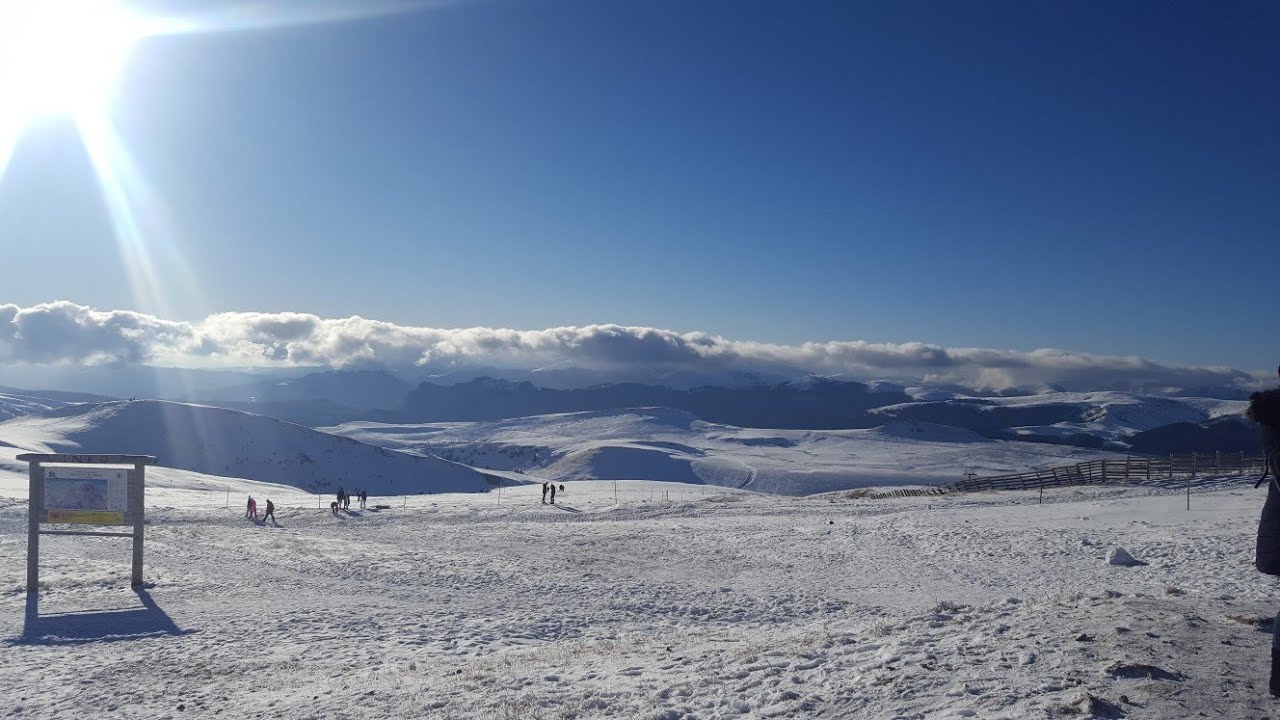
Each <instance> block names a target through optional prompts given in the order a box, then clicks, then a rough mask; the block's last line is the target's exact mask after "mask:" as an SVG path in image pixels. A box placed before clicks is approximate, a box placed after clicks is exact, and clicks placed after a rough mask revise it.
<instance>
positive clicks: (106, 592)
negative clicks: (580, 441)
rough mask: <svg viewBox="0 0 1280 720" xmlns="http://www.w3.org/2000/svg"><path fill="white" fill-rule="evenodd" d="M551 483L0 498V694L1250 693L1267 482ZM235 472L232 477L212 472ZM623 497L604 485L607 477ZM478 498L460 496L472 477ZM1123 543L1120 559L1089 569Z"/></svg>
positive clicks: (618, 712)
mask: <svg viewBox="0 0 1280 720" xmlns="http://www.w3.org/2000/svg"><path fill="white" fill-rule="evenodd" d="M611 485H612V483H594V482H584V483H575V484H574V485H572V486H570V487H569V488H568V492H567V493H566V495H565V496H562V498H561V499H562V500H563V501H564V504H563V505H560V506H555V507H553V506H550V505H543V504H541V503H540V501H539V496H538V493H537V488H536V487H518V488H513V489H507V490H504V498H503V503H502V504H501V505H499V504H497V503H496V502H494V501H495V500H496V497H495V495H496V494H491V495H490V496H479V495H434V496H430V497H426V496H422V497H415V498H411V499H410V504H409V506H408V507H407V508H404V509H401V508H400V507H399V506H396V507H394V508H392V509H385V510H380V511H372V510H370V511H367V512H358V511H356V512H351V513H344V514H341V515H339V516H337V517H334V516H332V515H330V514H328V512H327V511H318V510H315V509H303V508H286V509H284V510H282V511H281V512H280V513H279V522H278V523H277V524H274V525H273V524H270V523H268V524H266V525H261V524H254V523H252V522H250V521H248V520H245V519H243V518H242V517H241V516H240V511H239V508H238V506H233V508H232V509H230V510H226V509H223V508H222V507H221V493H210V498H209V500H210V502H209V506H207V507H203V508H178V509H165V506H170V505H176V504H179V503H177V502H176V501H175V498H173V497H171V496H170V491H169V490H163V489H153V490H151V491H150V492H149V496H148V505H149V506H150V509H149V510H148V518H149V521H150V524H149V525H148V529H147V556H146V567H145V571H144V576H145V579H146V580H147V582H148V583H149V585H148V588H147V589H146V590H145V591H143V592H142V593H136V594H135V593H133V592H130V591H129V589H128V582H127V578H128V568H129V563H128V557H129V554H128V553H129V550H128V543H127V542H123V541H119V540H115V539H104V538H67V537H47V538H45V539H44V540H43V541H42V546H43V549H42V557H41V562H42V578H43V580H44V587H43V588H42V590H41V593H40V604H39V607H38V614H31V615H29V616H26V617H24V607H23V600H24V597H25V594H24V588H23V580H24V576H23V563H22V562H21V560H20V558H22V557H23V554H24V549H25V548H24V544H25V528H26V526H25V516H24V513H23V509H24V508H23V503H22V500H21V498H12V499H6V500H0V508H3V509H4V510H5V511H4V512H0V556H3V557H8V558H11V561H10V562H7V563H3V564H0V638H2V639H3V640H4V642H5V645H4V650H3V654H4V662H3V663H0V684H3V686H4V687H5V688H7V691H6V695H5V701H4V703H3V708H4V714H5V715H6V716H8V717H21V718H36V719H42V718H81V717H104V718H107V717H120V718H164V717H167V718H179V717H218V716H220V717H257V716H262V717H273V718H335V719H344V718H361V719H364V720H386V719H391V718H396V719H399V718H408V717H423V718H428V717H431V718H434V717H440V718H457V719H460V720H468V719H471V718H476V719H483V720H490V719H493V720H497V719H506V720H509V719H512V718H521V719H527V720H533V719H537V718H543V719H548V720H550V719H553V718H628V719H629V718H648V719H660V720H675V719H679V720H689V719H692V718H699V719H701V720H714V719H717V718H854V717H857V718H871V719H873V720H874V719H881V718H883V719H888V718H920V719H923V720H949V719H954V718H973V717H977V718H993V719H1002V718H1003V719H1010V720H1012V719H1021V718H1055V717H1114V718H1118V717H1129V718H1184V717H1213V718H1261V717H1274V716H1275V707H1276V705H1275V701H1274V700H1273V699H1271V698H1270V697H1269V696H1268V695H1267V694H1266V672H1267V663H1268V647H1269V643H1270V636H1269V635H1268V634H1267V633H1266V632H1264V627H1265V625H1266V623H1267V622H1269V617H1270V616H1271V615H1273V614H1274V612H1275V609H1276V606H1275V603H1276V600H1275V587H1274V581H1273V579H1270V578H1266V577H1264V576H1262V575H1260V574H1258V573H1257V572H1256V571H1254V570H1253V569H1252V567H1251V560H1252V537H1251V535H1252V531H1253V528H1254V527H1255V525H1256V519H1257V510H1258V506H1259V505H1260V504H1261V502H1262V499H1263V495H1264V493H1263V492H1262V491H1261V490H1259V491H1254V490H1253V489H1252V488H1250V487H1248V486H1247V485H1244V484H1230V483H1221V484H1219V485H1217V489H1212V488H1210V490H1212V491H1209V492H1197V494H1196V495H1195V496H1194V497H1193V510H1192V511H1191V512H1187V511H1185V510H1184V509H1183V508H1184V502H1185V498H1184V496H1183V495H1182V494H1181V492H1180V491H1174V492H1171V493H1167V494H1166V493H1163V492H1160V491H1151V490H1149V489H1126V490H1120V489H1114V488H1089V489H1087V490H1085V489H1072V488H1067V489H1061V490H1050V491H1048V492H1046V503H1045V504H1043V505H1039V504H1035V501H1036V497H1035V495H1034V494H1022V493H1005V494H978V495H954V496H952V495H949V496H943V497H940V498H939V497H935V498H928V499H925V498H915V499H896V500H883V501H866V500H862V501H858V500H849V499H845V498H843V497H840V496H824V497H813V498H777V497H767V496H762V495H755V494H751V493H734V492H719V491H715V490H713V489H710V488H705V487H689V486H676V485H671V484H669V483H668V484H667V487H670V488H673V489H674V488H679V489H680V491H681V492H686V493H688V494H687V495H686V499H684V500H680V501H674V502H659V501H652V502H651V501H648V500H646V499H640V498H639V497H637V495H636V493H635V492H633V491H631V488H630V486H631V484H630V483H619V485H623V486H626V487H624V489H623V491H622V492H623V496H622V498H621V501H620V503H619V504H618V505H615V504H614V499H613V489H612V487H611ZM239 489H243V488H239ZM628 493H629V494H628ZM480 500H485V501H486V502H484V503H483V504H480V503H478V501H480ZM1116 547H1124V548H1125V549H1127V550H1128V551H1130V552H1131V553H1132V554H1133V555H1135V556H1136V557H1137V558H1138V559H1139V560H1142V561H1144V562H1145V563H1146V564H1145V565H1143V566H1139V567H1117V566H1113V565H1109V564H1108V563H1107V561H1106V556H1107V554H1108V553H1109V552H1110V551H1111V550H1112V549H1114V548H1116Z"/></svg>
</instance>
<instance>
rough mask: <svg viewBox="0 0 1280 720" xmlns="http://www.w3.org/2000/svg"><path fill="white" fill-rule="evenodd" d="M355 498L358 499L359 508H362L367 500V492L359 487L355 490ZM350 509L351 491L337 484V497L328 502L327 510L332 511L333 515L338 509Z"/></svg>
mask: <svg viewBox="0 0 1280 720" xmlns="http://www.w3.org/2000/svg"><path fill="white" fill-rule="evenodd" d="M356 499H357V500H359V501H360V509H361V510H364V508H365V504H366V503H368V502H369V494H368V493H367V492H365V491H364V489H363V488H361V489H360V490H357V491H356ZM350 509H351V493H349V492H347V489H346V488H344V487H342V486H341V485H339V486H338V499H337V500H335V501H334V502H331V503H329V510H330V511H332V512H333V514H334V515H337V514H338V511H339V510H350Z"/></svg>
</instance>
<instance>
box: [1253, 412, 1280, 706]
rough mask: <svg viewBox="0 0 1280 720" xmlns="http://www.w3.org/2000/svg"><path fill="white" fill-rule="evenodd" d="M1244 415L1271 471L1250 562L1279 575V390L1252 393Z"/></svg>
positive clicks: (1275, 687) (1276, 648) (1277, 628)
mask: <svg viewBox="0 0 1280 720" xmlns="http://www.w3.org/2000/svg"><path fill="white" fill-rule="evenodd" d="M1246 416H1247V417H1248V418H1249V419H1250V420H1252V421H1254V422H1256V423H1258V425H1259V427H1261V429H1262V453H1263V455H1264V456H1265V461H1266V463H1267V467H1268V468H1269V469H1270V471H1271V482H1270V483H1268V484H1267V501H1266V503H1264V504H1263V506H1262V519H1261V520H1259V522H1258V545H1257V554H1256V556H1255V560H1254V564H1255V565H1256V566H1257V568H1258V570H1260V571H1262V572H1264V573H1267V574H1268V575H1280V483H1278V481H1277V478H1276V475H1275V473H1276V471H1277V470H1280V389H1277V390H1264V391H1262V392H1256V393H1254V394H1253V396H1252V397H1250V398H1249V410H1248V412H1247V413H1246ZM1264 472H1265V471H1264ZM1270 690H1271V694H1272V695H1275V696H1277V697H1280V614H1277V615H1276V619H1275V621H1274V622H1273V623H1272V636H1271V682H1270Z"/></svg>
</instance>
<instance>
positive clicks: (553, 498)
mask: <svg viewBox="0 0 1280 720" xmlns="http://www.w3.org/2000/svg"><path fill="white" fill-rule="evenodd" d="M551 504H552V505H555V504H556V486H555V483H552V484H551Z"/></svg>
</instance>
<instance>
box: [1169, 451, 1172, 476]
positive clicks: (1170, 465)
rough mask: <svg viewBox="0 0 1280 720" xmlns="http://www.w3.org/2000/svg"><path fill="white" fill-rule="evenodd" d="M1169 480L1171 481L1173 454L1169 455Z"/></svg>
mask: <svg viewBox="0 0 1280 720" xmlns="http://www.w3.org/2000/svg"><path fill="white" fill-rule="evenodd" d="M1169 479H1170V480H1172V479H1173V453H1169Z"/></svg>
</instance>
